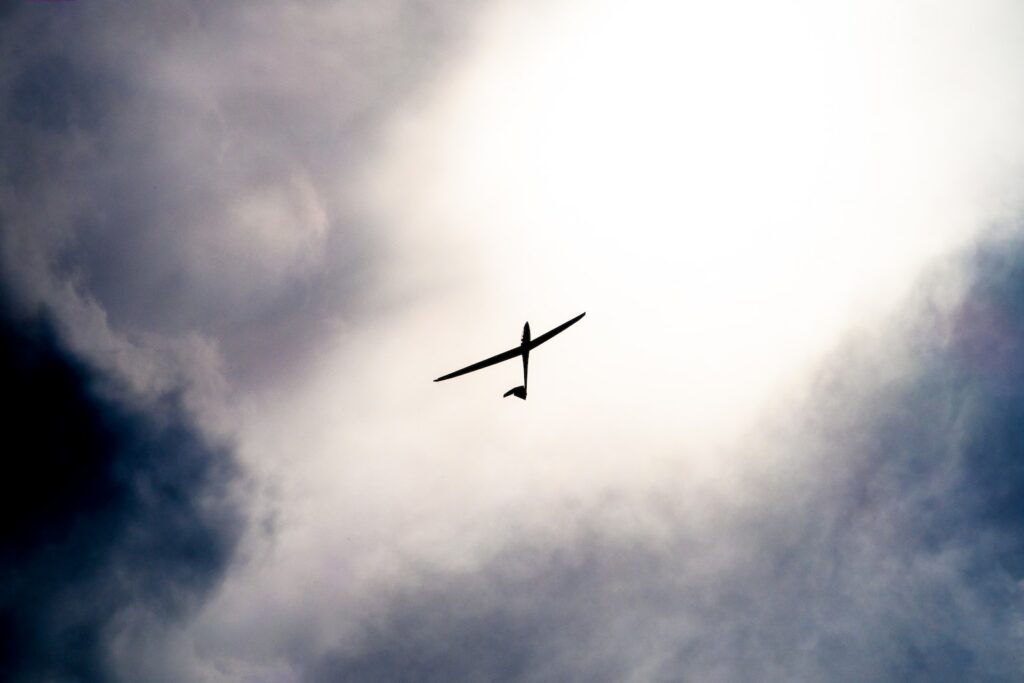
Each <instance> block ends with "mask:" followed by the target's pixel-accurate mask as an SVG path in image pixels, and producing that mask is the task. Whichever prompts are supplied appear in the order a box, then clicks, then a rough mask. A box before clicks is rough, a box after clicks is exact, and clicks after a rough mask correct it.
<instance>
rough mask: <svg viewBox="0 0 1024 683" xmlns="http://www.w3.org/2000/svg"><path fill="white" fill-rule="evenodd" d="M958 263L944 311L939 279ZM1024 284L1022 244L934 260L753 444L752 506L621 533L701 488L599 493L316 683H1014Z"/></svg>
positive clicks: (423, 583) (439, 589)
mask: <svg viewBox="0 0 1024 683" xmlns="http://www.w3.org/2000/svg"><path fill="white" fill-rule="evenodd" d="M963 260H968V261H969V262H970V263H969V268H968V270H969V271H970V272H971V273H973V280H972V283H971V285H970V287H969V288H968V290H967V292H966V294H965V295H964V298H963V300H962V301H961V302H960V303H959V305H957V306H956V307H954V308H952V309H950V308H949V307H947V306H946V305H944V304H942V303H941V297H939V295H938V292H940V291H941V289H942V282H943V281H944V280H946V279H947V278H949V277H951V276H956V271H958V270H960V269H961V268H963V265H962V261H963ZM1022 287H1024V244H1022V243H1021V242H1020V241H1019V239H1014V240H1011V241H1009V242H1006V241H996V242H990V243H988V244H987V245H986V246H985V247H984V248H980V249H979V250H978V251H977V253H976V254H973V255H971V256H970V257H969V258H964V259H961V262H960V263H958V264H955V265H954V264H947V265H946V266H945V267H942V268H937V269H935V270H933V271H932V273H931V276H930V277H929V279H928V281H927V283H926V284H925V285H922V287H920V288H919V291H918V294H917V295H916V297H915V298H914V301H913V303H912V304H911V305H908V306H907V307H906V308H905V309H904V310H903V311H901V312H900V314H899V315H897V316H896V317H894V319H893V320H891V321H890V327H889V328H888V331H887V332H885V333H884V334H883V335H881V338H879V339H876V341H875V342H870V343H865V341H864V340H863V339H862V340H860V341H859V343H855V344H851V345H849V346H848V347H846V349H845V351H843V352H839V353H837V354H836V355H835V356H834V357H833V358H832V359H830V360H829V361H828V362H827V363H826V365H825V366H824V367H823V368H822V372H821V375H820V381H819V383H818V385H817V388H816V389H815V390H814V391H812V392H811V393H810V394H809V395H808V397H807V406H806V410H805V411H804V412H802V413H801V418H800V421H799V422H797V423H792V422H790V423H788V424H785V423H784V424H781V425H779V424H776V425H774V426H772V427H771V428H769V429H767V432H763V433H761V434H760V437H759V439H757V440H756V441H751V442H749V443H746V444H744V445H742V446H741V448H742V449H745V450H749V451H752V452H751V453H749V454H748V455H749V456H750V457H748V458H746V459H745V461H746V462H748V463H750V464H751V467H752V471H751V472H749V473H747V475H746V477H745V479H746V481H745V484H746V487H745V488H746V493H747V494H748V496H747V497H746V498H745V499H743V500H736V499H729V500H713V501H711V506H710V510H709V511H707V510H706V511H705V512H703V513H702V514H700V516H699V519H698V520H696V521H695V520H692V519H688V518H687V517H688V513H684V512H682V511H681V509H680V507H679V505H678V503H676V502H670V503H669V504H668V505H666V506H662V507H661V508H660V513H659V514H661V515H664V516H665V517H666V518H667V519H666V524H665V527H666V528H668V529H671V532H670V533H668V534H667V535H655V536H650V535H645V534H626V535H622V534H617V533H615V532H614V531H612V529H614V527H613V526H612V525H610V524H608V519H609V518H612V517H614V516H615V515H616V514H630V513H632V514H636V513H637V512H638V511H640V510H641V509H642V508H648V509H649V508H651V507H652V506H654V507H655V508H657V507H658V506H657V503H656V502H657V501H658V500H659V499H661V500H667V501H673V500H677V499H686V498H688V497H693V496H700V495H701V492H700V491H699V490H694V487H693V486H692V484H689V483H688V482H686V481H685V480H682V479H678V478H673V479H672V481H671V483H670V484H669V485H666V486H664V487H663V488H661V489H660V490H658V491H656V492H654V493H650V494H648V495H645V496H643V498H642V499H640V500H636V499H633V500H630V499H626V498H616V497H610V498H607V499H605V500H604V501H603V502H602V504H601V507H602V508H603V510H602V511H600V512H598V513H591V514H588V515H586V517H585V519H584V520H581V523H580V525H579V526H578V528H577V532H576V533H574V534H573V535H572V537H571V538H569V539H568V540H566V541H564V542H560V543H556V544H553V545H548V544H545V543H543V542H537V540H536V539H533V540H531V539H529V538H522V537H520V538H518V539H515V540H513V541H512V542H510V543H509V544H508V545H507V546H506V547H505V548H504V549H503V550H502V552H500V553H499V554H498V555H497V556H496V557H494V558H493V559H492V560H490V561H487V562H485V563H483V564H482V565H481V566H478V567H475V568H473V569H472V570H469V571H455V572H452V573H450V574H440V575H439V574H436V573H430V572H424V573H423V574H421V575H420V576H419V577H418V578H417V580H415V581H413V582H411V584H410V586H411V587H410V588H409V589H408V590H405V591H399V592H398V594H397V595H395V596H394V598H393V599H392V601H391V602H390V606H389V608H388V609H387V610H385V611H384V613H383V614H382V615H381V616H380V617H379V618H378V619H376V620H369V625H368V626H367V627H366V628H365V629H364V630H363V631H362V635H361V637H359V638H354V639H351V640H350V641H348V644H347V645H346V646H344V647H342V648H339V649H338V650H336V651H334V652H331V653H329V654H326V655H324V656H323V657H322V658H321V659H319V660H317V661H315V662H314V663H313V664H312V665H311V666H310V668H309V669H308V672H307V677H306V678H305V679H304V680H316V681H329V680H363V681H370V680H373V681H385V680H386V681H406V680H408V681H412V680H428V681H443V680H499V679H500V680H517V681H549V680H598V681H601V680H607V681H613V680H666V681H668V680H751V679H754V678H756V679H758V680H768V681H784V680H838V681H855V680H928V681H936V680H942V681H956V680H988V681H1005V680H1012V679H1013V678H1015V676H1016V675H1017V674H1019V671H1020V666H1021V663H1022V662H1021V655H1020V653H1021V652H1022V651H1024V506H1022V502H1021V501H1022V500H1024V391H1022V390H1021V388H1020V381H1019V380H1020V377H1021V373H1022V372H1024V308H1022V307H1021V301H1022V298H1021V293H1022V292H1024V289H1022ZM979 320H984V321H988V323H987V324H985V325H982V324H979ZM899 357H901V358H904V359H905V362H899V363H894V362H893V359H894V358H899ZM765 433H771V434H773V437H772V438H765ZM776 451H781V452H784V453H785V456H786V458H788V459H789V461H788V463H787V462H786V460H782V461H780V460H779V459H778V458H777V457H776ZM723 457H730V454H728V453H726V454H723ZM733 457H734V456H733ZM794 460H795V462H794ZM780 464H786V465H788V466H785V467H780ZM705 502H707V501H705ZM616 508H618V509H616Z"/></svg>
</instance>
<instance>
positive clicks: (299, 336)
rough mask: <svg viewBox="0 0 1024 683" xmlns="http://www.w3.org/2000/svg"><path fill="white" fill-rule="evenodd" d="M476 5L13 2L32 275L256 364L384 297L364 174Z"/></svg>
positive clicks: (125, 324)
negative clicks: (354, 178) (354, 185)
mask: <svg viewBox="0 0 1024 683" xmlns="http://www.w3.org/2000/svg"><path fill="white" fill-rule="evenodd" d="M462 12H463V10H462V9H461V6H460V3H457V2H451V3H449V2H434V3H419V2H414V3H397V4H387V3H384V4H382V3H370V2H356V3H345V4H341V5H328V4H325V3H321V2H304V3H295V4H292V5H290V6H289V7H287V8H283V7H280V6H277V5H274V4H273V3H241V2H233V3H225V4H222V5H218V6H216V7H213V6H209V7H207V6H203V5H200V4H195V3H184V4H181V3H156V4H150V5H147V6H146V7H135V8H132V9H130V10H126V9H125V8H119V7H116V6H114V5H113V4H111V3H76V4H73V5H72V4H68V5H61V6H58V7H50V6H45V7H37V6H33V5H26V6H24V7H22V8H20V10H19V11H17V12H13V13H12V16H11V17H9V18H8V20H7V21H6V22H5V24H4V26H3V29H2V30H3V32H4V36H5V42H7V43H8V44H10V45H12V46H16V49H15V48H12V54H17V58H16V59H11V60H8V62H7V63H6V64H5V66H4V70H3V71H4V73H3V80H2V85H3V86H4V87H3V92H2V98H3V102H4V106H3V111H4V113H5V117H4V119H3V121H2V122H0V125H2V131H3V135H4V138H5V139H7V140H9V141H10V144H9V145H8V148H7V149H6V150H5V165H4V186H3V190H4V191H3V193H2V195H0V210H2V215H3V219H4V223H5V225H6V228H7V229H6V230H5V239H6V240H7V242H8V248H7V249H6V252H7V253H8V258H9V259H11V261H12V263H11V264H9V265H10V267H12V268H14V269H16V270H18V271H19V272H20V275H19V277H18V278H17V283H18V286H19V288H20V289H21V290H23V291H22V294H23V295H24V296H26V297H35V298H37V299H39V298H41V299H42V300H44V301H47V302H49V303H51V304H52V303H53V302H54V299H64V300H66V299H67V298H68V296H69V294H70V295H72V296H78V297H80V298H83V299H85V300H87V302H92V303H95V304H96V305H97V306H98V307H99V308H100V309H101V310H102V312H103V315H104V317H105V320H106V321H107V323H108V324H109V325H110V326H111V328H112V329H114V330H116V331H117V332H118V333H120V334H128V335H137V336H138V335H147V334H148V335H159V336H160V337H163V338H165V339H180V338H185V337H187V336H188V335H189V334H193V333H197V334H199V335H202V336H204V337H206V338H208V339H212V340H214V341H215V342H216V343H217V345H218V347H219V349H220V351H221V353H222V356H223V358H224V369H225V370H226V371H227V372H229V373H230V374H231V375H232V376H233V377H234V379H235V380H237V381H245V380H251V381H257V380H259V378H260V377H263V376H266V375H273V374H274V373H275V372H277V371H280V370H283V369H286V368H288V367H290V366H291V365H293V364H294V363H295V362H298V361H300V360H301V358H303V357H304V356H305V355H306V354H308V353H309V352H310V351H311V350H312V349H315V348H316V347H317V343H318V340H319V339H321V338H322V337H323V336H324V334H325V333H326V332H328V331H330V330H332V329H334V328H335V327H337V326H338V325H340V324H345V322H346V321H348V320H350V319H352V318H353V317H358V316H359V315H364V314H365V312H363V313H360V310H361V308H360V301H361V300H362V297H363V296H364V293H365V292H366V291H367V289H368V288H369V287H370V286H371V285H372V283H373V282H374V279H375V277H376V272H375V262H376V259H377V258H378V252H379V250H380V248H381V245H380V243H379V240H378V238H377V237H376V236H375V234H374V226H373V225H372V223H371V222H370V221H368V219H367V218H366V217H365V216H363V215H362V212H361V210H360V206H359V198H358V197H356V196H352V195H351V194H350V190H349V188H348V184H349V183H348V181H349V179H350V177H351V175H352V174H353V172H354V170H355V169H357V168H358V167H359V165H360V164H361V163H362V162H363V160H364V159H365V158H366V156H367V155H368V154H369V151H370V150H371V148H372V146H373V144H374V138H373V135H374V130H375V126H376V125H378V123H379V120H380V119H382V118H384V117H385V116H386V115H387V112H388V111H389V110H390V109H391V108H393V107H394V106H395V105H396V103H397V102H399V101H401V99H402V98H403V97H405V96H406V95H407V94H408V93H409V92H410V91H411V90H413V89H414V88H415V87H416V85H417V84H418V83H419V82H420V81H421V80H422V79H424V78H425V75H426V74H429V72H430V70H431V69H432V68H436V64H437V63H438V62H439V61H440V60H441V58H442V56H443V54H444V53H443V51H441V50H440V45H442V44H443V42H444V41H445V40H446V39H449V38H451V37H453V36H457V35H458V33H459V30H460V21H459V19H460V17H461V16H462ZM70 25H73V26H74V30H73V31H71V33H73V34H74V35H73V36H71V37H69V36H68V26H70ZM67 284H71V285H72V288H70V289H69V288H68V287H66V286H65V285H67ZM56 308H58V309H59V308H60V306H56Z"/></svg>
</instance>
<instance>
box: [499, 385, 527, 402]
mask: <svg viewBox="0 0 1024 683" xmlns="http://www.w3.org/2000/svg"><path fill="white" fill-rule="evenodd" d="M509 396H516V397H518V398H521V399H523V400H524V401H525V400H526V387H522V386H520V387H515V388H513V389H509V390H508V391H506V392H505V393H504V394H503V395H502V397H503V398H508V397H509Z"/></svg>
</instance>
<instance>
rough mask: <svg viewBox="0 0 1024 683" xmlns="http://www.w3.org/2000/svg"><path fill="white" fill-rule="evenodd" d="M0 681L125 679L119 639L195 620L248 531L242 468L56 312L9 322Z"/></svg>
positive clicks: (3, 341)
mask: <svg viewBox="0 0 1024 683" xmlns="http://www.w3.org/2000/svg"><path fill="white" fill-rule="evenodd" d="M0 372H2V374H3V377H4V396H5V398H4V402H3V404H4V424H5V434H4V439H5V443H6V444H7V446H6V447H5V449H4V450H5V453H6V454H7V459H6V464H5V476H4V477H3V482H2V484H0V520H2V521H0V577H2V588H0V643H2V645H0V672H3V677H4V679H5V680H10V681H35V680H81V681H103V680H114V678H113V673H112V662H111V658H110V648H111V643H112V642H113V641H114V640H115V639H116V638H117V637H118V635H119V634H121V633H124V632H129V633H130V632H132V630H133V629H140V630H141V629H145V628H146V627H147V626H149V625H151V624H154V623H155V624H162V623H165V622H173V621H175V620H178V619H182V618H185V617H187V616H188V615H189V614H191V613H193V612H194V610H195V608H196V607H197V606H198V605H199V604H200V603H201V602H202V601H203V599H204V598H205V597H206V595H207V594H208V593H209V592H210V591H211V590H212V589H214V588H215V587H216V586H217V584H218V583H219V582H220V580H221V579H222V578H223V577H224V575H225V572H226V571H227V568H228V566H229V564H230V561H231V558H232V555H233V552H234V548H235V546H236V544H237V542H238V539H239V537H240V534H241V531H242V528H243V515H242V512H241V509H240V506H239V504H238V501H237V500H236V497H235V495H236V493H237V491H236V489H237V486H238V484H239V469H238V466H237V464H236V461H235V459H234V457H233V455H232V453H231V449H230V448H229V447H228V446H227V445H226V444H216V443H213V442H211V441H210V440H209V439H208V438H207V437H206V436H204V435H203V434H202V433H201V432H200V431H199V430H198V429H197V428H196V427H195V426H194V425H193V423H192V422H191V421H190V419H189V417H188V416H187V415H186V413H185V412H184V410H183V408H182V406H181V402H180V399H179V397H178V396H175V395H173V394H172V395H167V396H163V397H161V398H160V399H159V400H156V401H154V402H153V403H152V404H148V405H143V406H140V405H138V404H137V403H133V402H130V401H126V400H125V396H124V392H123V391H121V390H118V389H117V386H116V383H115V382H111V381H110V380H109V378H106V377H104V376H103V375H101V374H99V373H97V372H96V371H95V370H94V369H93V368H91V367H90V366H89V365H88V364H87V363H86V362H84V361H82V360H81V359H80V358H78V357H76V356H75V355H74V354H72V353H70V352H69V351H68V350H67V348H66V346H65V345H64V344H63V343H62V342H61V341H60V340H59V339H58V337H57V334H56V332H55V330H54V327H53V325H52V323H51V321H50V319H49V317H48V316H47V315H45V314H39V315H30V316H26V315H22V314H18V313H15V312H13V309H12V308H11V307H10V306H5V307H4V309H3V311H2V313H0Z"/></svg>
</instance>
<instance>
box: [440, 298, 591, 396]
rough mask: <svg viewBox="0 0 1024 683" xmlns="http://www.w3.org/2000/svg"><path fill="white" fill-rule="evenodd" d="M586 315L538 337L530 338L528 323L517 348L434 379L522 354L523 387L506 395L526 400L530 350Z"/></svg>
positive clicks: (444, 378)
mask: <svg viewBox="0 0 1024 683" xmlns="http://www.w3.org/2000/svg"><path fill="white" fill-rule="evenodd" d="M585 315H586V313H580V314H579V315H578V316H576V317H575V318H573V319H572V320H570V321H568V322H564V323H562V324H561V325H559V326H558V327H556V328H555V329H553V330H550V331H548V332H545V333H544V334H542V335H540V336H539V337H537V338H536V339H530V323H526V324H525V325H523V341H522V343H521V344H520V345H519V346H517V347H515V348H512V349H509V350H508V351H505V352H504V353H499V354H498V355H497V356H491V357H490V358H487V359H486V360H482V361H480V362H479V363H473V364H472V365H467V366H466V367H464V368H462V369H461V370H456V371H455V372H450V373H448V374H447V375H444V376H443V377H438V378H437V379H435V380H434V381H435V382H443V381H444V380H446V379H451V378H452V377H458V376H459V375H465V374H466V373H469V372H473V371H474V370H481V369H483V368H486V367H489V366H491V365H494V364H495V363H501V362H502V361H506V360H511V359H513V358H515V357H517V356H522V357H523V385H522V386H521V387H515V388H513V389H509V390H508V391H506V392H505V397H508V396H518V397H519V398H521V399H523V400H524V401H525V400H526V370H527V367H528V365H529V363H530V350H531V349H535V348H537V347H538V346H540V345H541V344H543V343H544V342H546V341H547V340H548V339H551V338H552V337H554V336H555V335H556V334H558V333H559V332H562V331H564V330H566V329H567V328H568V327H569V326H570V325H573V324H575V323H577V322H579V320H580V318H582V317H583V316H585Z"/></svg>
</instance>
